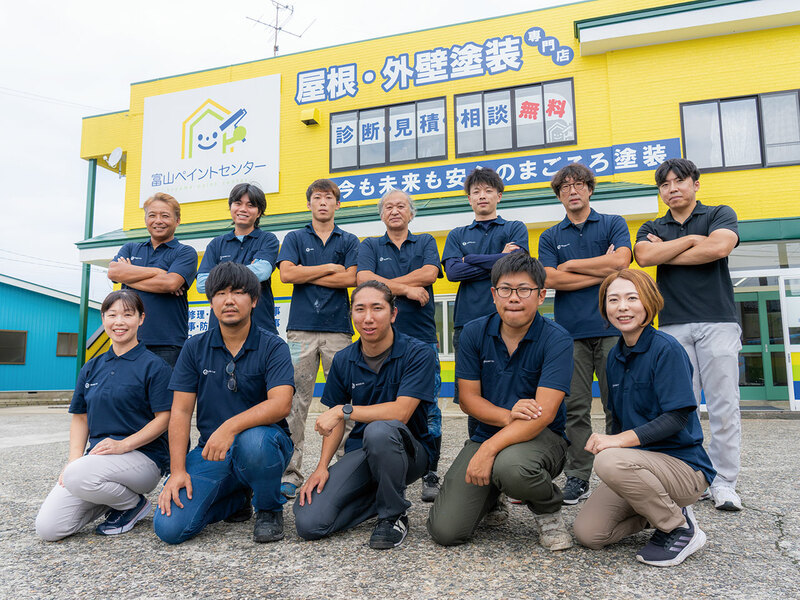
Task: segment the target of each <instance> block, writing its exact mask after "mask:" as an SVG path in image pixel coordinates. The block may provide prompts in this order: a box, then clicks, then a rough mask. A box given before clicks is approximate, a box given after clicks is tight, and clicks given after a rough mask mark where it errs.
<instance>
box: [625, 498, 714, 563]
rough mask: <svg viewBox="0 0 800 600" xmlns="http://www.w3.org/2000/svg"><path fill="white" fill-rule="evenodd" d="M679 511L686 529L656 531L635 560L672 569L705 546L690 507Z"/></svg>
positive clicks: (704, 537)
mask: <svg viewBox="0 0 800 600" xmlns="http://www.w3.org/2000/svg"><path fill="white" fill-rule="evenodd" d="M681 511H682V512H683V516H684V517H686V527H677V528H675V529H673V530H672V531H669V532H664V531H661V530H659V529H656V531H655V533H654V534H653V537H651V538H650V541H649V542H648V543H647V545H645V546H644V547H643V548H642V549H641V550H639V552H637V553H636V560H638V561H639V562H642V563H644V564H646V565H653V566H654V567H674V566H675V565H679V564H681V563H682V562H683V561H684V560H686V558H687V557H688V556H691V555H692V554H694V553H695V552H697V551H698V550H700V548H702V547H703V546H704V545H705V543H706V534H705V533H704V532H703V530H702V529H700V527H699V526H698V525H697V522H696V521H695V520H694V512H692V507H691V506H687V507H685V508H683V509H681Z"/></svg>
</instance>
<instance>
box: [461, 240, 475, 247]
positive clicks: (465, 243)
mask: <svg viewBox="0 0 800 600" xmlns="http://www.w3.org/2000/svg"><path fill="white" fill-rule="evenodd" d="M467 244H477V242H472V241H470V242H461V245H462V246H466V245H467Z"/></svg>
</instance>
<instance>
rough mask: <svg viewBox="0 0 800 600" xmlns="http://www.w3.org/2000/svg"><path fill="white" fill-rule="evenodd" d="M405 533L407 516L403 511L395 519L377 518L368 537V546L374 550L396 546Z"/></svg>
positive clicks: (400, 542) (404, 536) (401, 540)
mask: <svg viewBox="0 0 800 600" xmlns="http://www.w3.org/2000/svg"><path fill="white" fill-rule="evenodd" d="M407 533H408V516H406V514H405V513H403V514H402V515H400V516H399V517H397V518H395V519H378V523H377V524H376V525H375V529H374V530H373V532H372V536H370V538H369V547H370V548H374V549H375V550H386V549H387V548H396V547H397V546H399V545H400V544H402V543H403V540H404V539H406V534H407Z"/></svg>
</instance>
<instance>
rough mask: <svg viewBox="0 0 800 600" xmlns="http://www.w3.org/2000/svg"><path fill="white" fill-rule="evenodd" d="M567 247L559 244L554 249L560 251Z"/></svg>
mask: <svg viewBox="0 0 800 600" xmlns="http://www.w3.org/2000/svg"><path fill="white" fill-rule="evenodd" d="M567 246H569V244H559V245H558V246H556V249H557V250H561V249H562V248H566V247H567Z"/></svg>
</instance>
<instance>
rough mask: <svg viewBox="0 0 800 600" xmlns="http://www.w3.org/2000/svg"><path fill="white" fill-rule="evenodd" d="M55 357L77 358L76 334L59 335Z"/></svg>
mask: <svg viewBox="0 0 800 600" xmlns="http://www.w3.org/2000/svg"><path fill="white" fill-rule="evenodd" d="M56 356H78V334H77V333H59V334H58V339H57V341H56Z"/></svg>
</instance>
